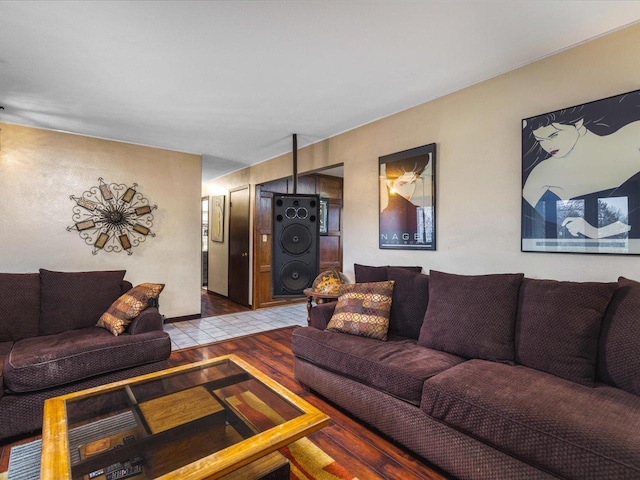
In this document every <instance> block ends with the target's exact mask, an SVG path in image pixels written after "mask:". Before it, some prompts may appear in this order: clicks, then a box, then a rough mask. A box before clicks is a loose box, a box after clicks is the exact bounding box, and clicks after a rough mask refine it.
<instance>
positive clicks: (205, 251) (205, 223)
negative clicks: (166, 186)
mask: <svg viewBox="0 0 640 480" xmlns="http://www.w3.org/2000/svg"><path fill="white" fill-rule="evenodd" d="M200 212H201V218H202V223H201V224H202V229H201V232H202V242H201V244H202V271H201V280H202V288H207V287H208V286H209V197H202V204H201V208H200Z"/></svg>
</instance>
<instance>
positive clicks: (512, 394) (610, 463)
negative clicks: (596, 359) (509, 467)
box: [420, 360, 640, 479]
mask: <svg viewBox="0 0 640 480" xmlns="http://www.w3.org/2000/svg"><path fill="white" fill-rule="evenodd" d="M420 408H421V409H422V410H423V411H424V412H425V413H427V414H428V415H430V416H432V417H434V418H436V419H437V420H440V421H442V422H444V423H445V424H447V425H449V426H451V427H453V428H455V429H457V430H460V431H461V432H463V433H466V434H468V435H470V436H472V437H473V438H476V439H478V440H480V441H482V442H484V443H487V444H489V445H491V446H493V447H495V448H497V449H498V450H501V451H503V452H506V453H508V454H511V455H513V456H514V457H516V458H519V459H521V460H522V461H524V462H526V463H529V464H531V465H534V466H537V467H538V468H541V469H543V470H546V471H548V472H551V473H553V474H556V475H558V476H560V477H562V478H574V479H582V478H640V435H638V431H640V398H638V397H636V396H634V395H631V394H629V393H627V392H624V391H622V390H620V389H616V388H613V387H610V386H606V385H602V384H600V385H599V386H598V387H596V388H589V387H585V386H583V385H579V384H577V383H573V382H570V381H567V380H563V379H561V378H558V377H556V376H553V375H549V374H547V373H543V372H539V371H537V370H534V369H531V368H527V367H524V366H508V365H502V364H498V363H493V362H487V361H482V360H470V361H468V362H465V363H463V364H460V365H457V366H455V367H453V368H451V369H449V370H447V371H445V372H443V373H441V374H439V375H437V376H435V377H432V378H430V379H429V380H427V381H426V382H425V387H424V393H423V395H422V403H421V405H420ZM568 459H570V460H571V461H567V460H568Z"/></svg>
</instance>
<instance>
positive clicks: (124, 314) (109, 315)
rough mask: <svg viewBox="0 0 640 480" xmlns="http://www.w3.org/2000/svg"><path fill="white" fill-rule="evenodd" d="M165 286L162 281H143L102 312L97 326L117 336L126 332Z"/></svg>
mask: <svg viewBox="0 0 640 480" xmlns="http://www.w3.org/2000/svg"><path fill="white" fill-rule="evenodd" d="M163 288H164V284H162V283H141V284H140V285H138V286H136V287H133V288H132V289H131V290H129V291H128V292H127V293H125V294H124V295H122V296H121V297H120V298H118V299H117V300H116V301H115V302H113V304H112V305H111V306H110V307H109V309H108V310H107V311H106V312H104V313H103V314H102V316H101V317H100V320H98V323H97V324H96V327H102V328H106V329H107V330H109V331H110V332H111V333H113V334H114V335H115V336H118V335H120V334H122V333H124V331H125V329H126V328H127V327H128V326H129V324H130V323H131V321H132V320H133V319H134V318H136V317H137V316H138V315H140V314H141V313H142V311H143V310H144V309H145V308H147V307H148V306H149V302H150V301H151V300H155V299H157V298H158V296H160V292H162V289H163Z"/></svg>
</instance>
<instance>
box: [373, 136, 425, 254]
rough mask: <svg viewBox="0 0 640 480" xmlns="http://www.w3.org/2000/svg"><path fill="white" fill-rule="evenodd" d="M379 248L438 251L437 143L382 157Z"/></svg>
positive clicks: (380, 170) (380, 159) (380, 161)
mask: <svg viewBox="0 0 640 480" xmlns="http://www.w3.org/2000/svg"><path fill="white" fill-rule="evenodd" d="M379 175H380V177H379V180H380V195H379V197H380V230H379V231H380V237H379V247H380V248H392V249H407V250H435V249H436V144H435V143H432V144H429V145H424V146H422V147H417V148H412V149H410V150H404V151H402V152H398V153H394V154H391V155H385V156H383V157H380V158H379Z"/></svg>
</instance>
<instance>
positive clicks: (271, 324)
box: [164, 303, 307, 350]
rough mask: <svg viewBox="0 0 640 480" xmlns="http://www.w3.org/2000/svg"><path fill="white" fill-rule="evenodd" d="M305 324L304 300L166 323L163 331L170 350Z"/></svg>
mask: <svg viewBox="0 0 640 480" xmlns="http://www.w3.org/2000/svg"><path fill="white" fill-rule="evenodd" d="M306 324H307V304H306V303H296V304H293V305H286V306H284V307H274V308H261V309H260V310H252V311H250V312H241V313H231V314H228V315H220V316H217V317H207V318H198V319H195V320H186V321H183V322H175V323H167V324H166V325H165V326H164V331H165V332H167V333H168V334H169V335H170V336H171V350H179V349H181V348H187V347H195V346H196V345H204V344H207V343H212V342H217V341H220V340H229V339H230V338H235V337H241V336H243V335H249V334H251V333H258V332H264V331H267V330H274V329H276V328H282V327H289V326H294V325H301V326H305V325H306Z"/></svg>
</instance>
